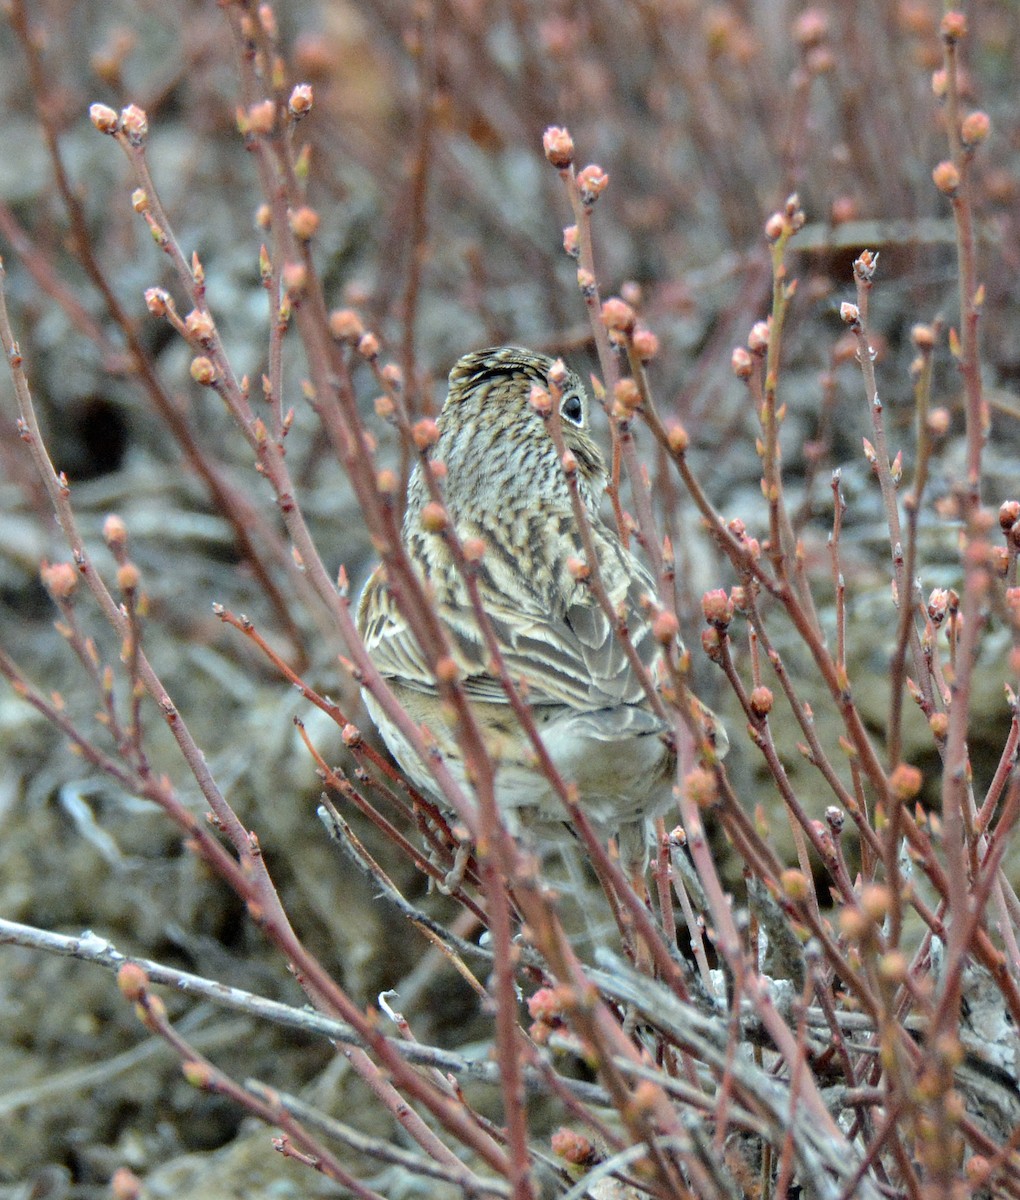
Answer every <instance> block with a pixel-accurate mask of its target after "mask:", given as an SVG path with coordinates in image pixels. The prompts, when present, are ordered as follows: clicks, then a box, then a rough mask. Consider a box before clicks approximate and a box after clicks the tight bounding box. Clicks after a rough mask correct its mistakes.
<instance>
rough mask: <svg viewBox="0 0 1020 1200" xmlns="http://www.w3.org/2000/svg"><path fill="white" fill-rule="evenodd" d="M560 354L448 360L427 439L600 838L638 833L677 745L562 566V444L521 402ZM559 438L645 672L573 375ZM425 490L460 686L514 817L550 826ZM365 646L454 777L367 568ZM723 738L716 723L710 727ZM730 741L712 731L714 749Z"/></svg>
mask: <svg viewBox="0 0 1020 1200" xmlns="http://www.w3.org/2000/svg"><path fill="white" fill-rule="evenodd" d="M552 366H553V361H552V360H551V359H549V358H547V357H546V356H545V355H542V354H536V353H534V352H533V351H530V350H525V349H521V348H520V347H515V346H504V347H498V348H493V349H488V350H480V351H478V352H476V353H473V354H468V355H465V356H464V357H463V358H462V359H460V361H459V362H458V363H457V364H456V366H455V367H454V368H453V370H452V371H451V372H450V386H449V395H448V397H447V400H446V403H445V405H444V406H443V411H442V413H441V415H440V417H439V422H438V424H439V439H438V442H437V443H436V445H435V446H434V447H433V449H432V451H431V455H432V457H433V458H435V459H439V460H442V461H443V462H444V463H445V464H446V468H447V472H446V477H445V479H444V480H443V495H444V502H445V505H446V508H447V511H448V512H449V515H450V518H451V519H452V521H453V523H454V526H455V528H456V530H457V533H458V535H459V537H460V538H461V540H462V542H463V541H464V540H466V539H468V538H480V539H481V540H482V541H483V542H484V545H485V553H484V555H483V557H482V559H481V562H480V563H479V566H478V571H479V573H478V587H479V592H480V594H481V598H482V602H483V605H484V608H485V611H486V612H487V614H488V615H489V617H490V618H491V620H492V623H493V625H494V627H495V631H496V635H497V638H498V640H499V643H500V648H501V651H502V654H503V657H504V660H505V663H506V667H507V670H508V672H509V674H510V676H511V678H512V679H514V680H521V681H523V685H524V690H525V693H526V698H527V701H528V704H529V706H530V707H531V711H532V713H533V715H534V718H535V722H536V725H537V726H538V728H539V730H540V731H541V734H542V738H543V741H544V742H545V744H546V746H547V748H548V750H549V752H550V755H551V757H552V759H553V761H554V762H555V763H556V766H557V768H558V769H559V771H560V773H561V774H562V775H563V777H564V778H565V779H567V780H568V781H573V782H575V783H576V784H577V785H578V788H579V792H580V796H581V802H582V805H583V807H584V810H585V812H586V813H587V814H588V816H589V817H590V818H591V819H592V821H593V822H594V823H595V825H596V827H597V828H599V829H600V831H601V832H602V833H604V834H606V835H608V834H621V836H622V838H623V840H625V841H627V842H628V844H629V845H630V846H632V847H634V846H637V845H641V846H643V845H644V840H645V836H646V835H645V825H646V822H647V820H648V818H650V817H653V816H655V815H657V814H658V813H660V812H662V811H663V809H664V808H665V806H666V805H667V804H668V803H669V800H670V797H671V794H672V784H673V779H674V772H675V765H676V759H675V755H674V752H673V750H672V749H671V747H670V745H669V742H668V739H667V738H664V737H663V735H664V734H665V733H666V732H667V727H666V725H665V723H664V722H663V721H662V720H661V719H660V718H659V717H658V716H657V715H656V714H655V713H654V712H653V711H652V708H651V706H650V705H649V702H648V698H647V696H646V694H645V691H644V689H643V688H642V686H641V683H640V680H639V679H638V677H637V675H636V673H635V671H634V670H633V668H632V667H631V664H630V663H629V662H628V660H627V656H626V654H625V652H624V649H623V647H622V645H621V643H620V640H619V638H618V637H617V635H616V634H615V632H614V629H613V626H612V624H611V622H610V621H609V620H607V618H606V616H605V614H604V612H603V611H602V609H601V608H600V606H599V604H598V602H597V600H596V598H595V597H594V596H593V594H592V592H591V589H590V588H589V587H588V586H587V585H586V584H585V583H583V582H579V581H578V580H577V579H576V578H575V575H574V574H572V573H571V571H570V570H569V569H568V561H569V560H570V559H583V558H584V551H583V548H582V543H581V536H580V533H579V531H578V529H577V526H576V522H575V520H574V515H573V511H572V508H571V502H570V493H569V490H568V485H567V482H566V479H565V476H564V472H563V467H562V465H561V462H560V456H559V454H558V453H557V450H556V447H555V445H554V443H553V441H552V438H551V435H550V433H549V430H548V428H547V427H546V424H545V422H544V420H543V418H542V417H541V416H540V414H539V413H538V412H537V411H536V410H535V408H534V406H533V405H532V404H531V402H530V393H531V389H532V387H533V386H534V385H535V384H538V385H539V386H541V387H546V386H547V381H548V375H549V370H550V368H551V367H552ZM560 422H561V429H562V432H563V439H564V442H565V444H566V446H567V448H568V449H569V450H571V451H572V452H573V454H574V456H575V458H576V460H577V464H578V470H577V479H578V484H579V488H580V494H581V497H582V499H583V501H584V504H585V508H586V511H587V514H588V520H589V522H590V525H591V531H592V535H593V538H594V541H595V545H596V549H597V556H598V565H599V570H600V573H601V575H602V578H603V581H604V583H605V586H606V590H607V591H608V593H609V596H610V598H611V599H612V602H613V605H614V607H615V608H618V607H619V606H621V605H622V606H623V608H624V610H625V612H626V615H627V627H628V631H629V635H630V639H631V641H632V643H633V645H634V647H635V649H636V651H637V654H638V656H639V657H640V659H641V661H642V662H643V663H644V664H645V666H646V667H648V668H649V669H652V670H654V666H655V662H656V659H657V656H658V652H659V647H658V645H657V643H656V642H655V639H654V638H653V636H652V630H651V624H650V619H649V617H648V616H647V614H646V612H645V611H644V610H643V609H642V606H641V599H642V597H643V596H645V595H653V594H654V592H655V585H654V583H653V580H652V578H651V576H650V575H649V573H648V572H647V570H646V569H645V568H644V567H643V566H642V565H641V564H640V563H639V562H638V561H637V560H636V559H635V558H634V556H633V555H632V554H631V553H630V552H629V551H628V550H627V549H626V548H625V547H624V546H623V544H622V543H621V541H620V539H619V537H618V535H617V533H616V531H615V529H614V528H612V527H611V526H610V525H608V524H607V523H606V522H605V521H604V520H603V518H602V516H601V512H600V503H601V498H602V494H603V492H604V490H605V485H606V473H605V467H604V464H603V459H602V455H601V453H600V452H599V449H598V447H597V445H596V444H595V442H594V441H593V440H592V438H591V435H590V432H589V423H588V398H587V396H586V394H585V391H584V387H583V385H582V383H581V380H580V379H579V378H578V376H577V375H575V374H574V373H573V372H568V374H567V381H566V383H565V385H564V387H563V394H562V399H561V400H560ZM428 500H429V496H428V492H427V488H426V483H425V480H424V479H423V477H422V475H421V472H420V471H419V470H417V469H416V470H415V471H414V473H413V475H412V477H411V481H410V485H409V489H408V503H407V512H406V515H405V519H404V526H403V538H404V542H405V544H406V546H407V549H408V551H409V553H410V556H411V558H412V560H413V561H414V563H415V565H416V567H417V568H418V570H419V571H420V573H421V575H422V577H423V578H424V579H426V580H427V581H428V582H429V584H430V585H431V588H432V590H433V593H434V596H435V602H436V605H437V608H438V612H439V615H440V618H441V620H442V621H443V623H444V625H445V627H446V629H447V631H448V633H449V635H450V642H451V645H452V647H453V653H454V657H455V659H456V661H457V665H458V666H459V668H460V670H461V674H462V677H463V682H464V688H465V691H466V692H467V695H468V696H469V698H470V699H471V701H472V703H473V705H474V708H475V711H476V713H477V716H478V719H479V721H480V723H481V725H482V727H483V729H485V731H486V733H487V734H488V735H489V738H490V749H491V751H492V754H493V756H494V758H495V759H496V760H497V761H498V763H499V766H498V770H497V775H496V793H497V799H498V801H499V803H500V806H501V808H502V809H503V810H504V811H505V812H506V813H507V814H508V816H510V817H511V819H512V826H513V825H516V824H520V823H524V824H531V823H533V821H534V819H535V818H536V817H537V818H538V820H539V821H540V822H551V821H555V822H559V821H561V820H562V819H563V815H564V814H563V807H562V804H561V803H560V801H559V800H558V798H557V797H556V795H555V793H554V791H553V789H552V787H551V785H550V784H549V783H548V781H547V780H545V779H544V777H543V776H542V775H541V773H540V772H539V771H538V770H537V769H536V767H535V764H534V755H533V753H532V750H531V747H530V744H529V743H528V740H527V738H526V737H525V735H524V733H523V732H522V730H521V729H520V726H519V724H518V722H517V719H516V717H515V715H514V713H513V711H512V710H511V708H510V705H509V703H508V701H507V697H506V695H505V693H504V691H503V688H502V686H501V684H500V682H499V680H498V679H497V678H495V677H494V676H493V675H492V674H491V673H490V672H489V670H488V668H487V663H488V660H489V655H488V653H487V652H486V649H485V645H484V642H483V640H482V637H481V634H480V633H479V631H478V629H477V626H476V623H475V620H474V616H473V613H472V610H471V604H470V601H469V599H468V595H467V591H466V588H465V586H464V582H463V580H462V579H461V577H460V575H459V573H458V571H457V570H456V568H455V566H454V565H453V562H452V560H451V557H450V554H449V550H448V547H447V545H446V543H445V542H444V539H443V537H441V536H440V535H437V534H433V533H429V532H426V531H424V530H423V529H422V526H421V515H422V509H423V508H424V506H425V504H426V503H427V502H428ZM358 625H359V628H360V630H361V633H362V636H363V637H364V639H365V644H366V646H367V648H368V651H369V653H370V655H371V657H372V659H373V661H374V663H375V665H376V666H377V667H378V669H379V671H380V673H381V674H382V675H383V676H384V677H385V678H386V680H387V682H388V683H389V685H390V687H391V688H392V689H393V691H394V692H395V694H396V696H397V698H398V699H399V700H400V701H401V703H402V704H403V705H404V706H405V707H406V709H407V711H408V713H409V714H410V716H411V717H412V718H413V720H414V721H415V722H417V723H424V724H425V725H427V726H428V728H429V731H430V733H431V734H432V736H433V737H434V738H435V740H436V742H437V744H438V746H439V748H440V750H441V751H442V753H443V755H444V756H445V758H446V759H447V762H448V765H449V766H450V767H451V769H452V770H453V772H454V774H455V775H459V776H460V777H461V778H463V775H464V772H463V768H462V764H461V757H460V752H459V750H458V747H457V741H456V737H455V734H454V730H453V728H452V726H451V725H450V723H449V722H450V718H449V716H448V714H447V713H446V711H445V709H444V708H443V706H442V705H441V703H440V701H439V699H438V695H437V690H436V686H435V681H434V679H433V677H432V674H431V673H430V671H429V669H428V667H427V665H426V661H425V657H424V655H423V654H422V653H421V651H420V649H419V647H418V644H417V642H416V641H415V638H414V636H413V635H412V633H411V632H410V630H409V629H408V627H407V623H406V622H405V620H404V618H403V617H402V616H401V614H400V612H399V611H398V610H397V607H396V605H395V603H394V602H393V601H392V598H391V596H390V594H389V592H388V590H387V587H386V581H385V575H384V573H383V569H382V568H381V567H379V568H377V569H376V571H375V572H374V574H373V575H372V576H371V578H370V579H369V581H368V583H367V585H366V586H365V590H364V592H363V594H362V597H361V602H360V605H359V608H358ZM365 702H366V705H367V706H368V709H369V712H370V713H371V715H372V718H373V720H374V721H375V723H376V725H377V726H378V728H379V731H380V733H381V734H382V736H383V739H384V740H385V742H386V744H387V746H388V747H389V749H390V752H391V753H392V754H393V756H394V757H395V758H396V759H397V761H398V762H399V763H400V765H401V766H402V767H403V769H404V770H405V771H406V772H407V774H408V775H409V777H410V778H411V780H412V781H413V782H414V783H415V784H416V786H418V787H420V788H422V789H424V790H426V791H432V790H434V789H433V785H432V782H431V775H430V774H429V771H428V769H427V768H426V767H425V766H424V765H423V764H422V763H421V761H420V760H419V759H418V757H417V755H416V754H415V753H414V752H413V750H412V749H411V748H410V746H409V745H408V744H407V743H406V740H405V739H404V737H403V736H402V735H401V734H400V732H399V731H398V730H397V729H396V728H395V727H394V726H393V723H392V722H391V721H390V720H389V719H388V718H387V717H386V716H385V714H384V713H382V712H381V710H380V708H379V706H378V704H377V703H376V702H375V701H374V699H373V698H372V697H371V696H370V695H369V694H367V693H366V694H365ZM715 733H716V736H717V740H718V741H719V742H720V743H722V742H724V739H725V734H724V733H723V732H722V730H721V727H718V726H716V728H715ZM723 748H724V747H723V746H722V745H719V749H720V751H721V750H722V749H723Z"/></svg>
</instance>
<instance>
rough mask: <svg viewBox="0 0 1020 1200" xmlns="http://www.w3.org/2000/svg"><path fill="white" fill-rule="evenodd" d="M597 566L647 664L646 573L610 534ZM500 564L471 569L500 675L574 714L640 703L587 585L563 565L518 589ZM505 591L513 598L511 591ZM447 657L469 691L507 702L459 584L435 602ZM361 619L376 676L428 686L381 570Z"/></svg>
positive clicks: (631, 673)
mask: <svg viewBox="0 0 1020 1200" xmlns="http://www.w3.org/2000/svg"><path fill="white" fill-rule="evenodd" d="M599 542H600V543H601V544H600V546H599V550H600V557H599V567H600V572H601V574H602V578H603V582H604V583H605V585H606V590H607V592H608V593H609V596H610V598H611V600H612V601H613V604H614V607H616V608H620V607H622V608H623V610H624V612H625V613H626V625H627V636H628V638H629V640H630V641H631V643H632V644H633V646H634V648H635V650H636V652H637V655H638V657H639V659H640V661H641V662H642V663H643V664H644V665H645V666H650V665H651V663H652V662H653V660H654V658H655V654H656V646H655V642H654V639H653V637H652V633H651V625H650V622H649V619H648V617H647V616H646V615H645V613H644V612H643V611H642V608H641V607H640V600H641V598H642V596H643V595H645V594H647V593H651V592H653V591H654V585H653V583H652V580H651V577H650V576H649V575H648V573H647V572H646V571H645V570H644V568H643V567H641V565H640V564H639V563H637V562H636V560H634V559H633V558H632V557H631V555H630V554H629V553H628V552H627V551H626V550H624V549H622V547H620V546H619V544H618V543H616V541H615V539H612V540H609V539H605V538H600V539H599ZM501 562H502V560H501V559H500V558H499V557H498V556H496V555H493V556H491V557H489V556H487V558H486V559H483V561H482V564H481V565H480V570H479V572H478V590H479V595H480V599H481V602H482V607H483V608H484V610H485V612H486V614H487V616H488V617H489V620H490V621H491V623H492V626H493V631H494V633H495V636H496V641H497V642H498V644H499V646H500V650H501V653H502V657H503V661H504V664H505V667H506V670H507V673H508V675H509V677H510V679H511V680H513V682H514V683H515V684H518V685H521V686H522V687H523V690H524V692H525V695H526V699H527V700H528V702H529V703H530V704H534V705H553V704H563V705H566V706H568V707H570V708H575V709H578V710H581V711H589V712H590V711H593V710H598V709H609V708H613V707H615V706H617V705H621V704H626V705H630V704H641V702H642V700H643V698H644V689H643V688H642V686H641V683H640V680H639V678H638V675H637V673H636V672H635V670H634V669H633V667H632V665H631V662H630V659H629V658H628V655H627V652H626V650H625V649H624V645H623V642H622V640H621V638H620V637H619V635H618V634H617V631H616V629H615V625H614V622H611V621H610V620H609V618H608V617H607V616H606V614H605V613H604V612H603V611H602V608H601V607H600V605H599V603H598V601H597V600H596V599H595V597H594V595H593V594H592V593H591V590H590V589H589V588H588V587H587V585H585V584H583V583H578V582H575V581H574V580H572V579H571V578H570V577H569V575H568V574H567V572H566V571H565V570H563V571H561V572H559V577H558V578H556V579H553V576H550V582H549V584H548V585H547V586H545V587H543V586H541V584H540V583H539V582H537V581H536V580H535V579H529V580H527V586H521V584H522V580H521V577H520V575H519V574H518V575H517V576H516V578H515V579H514V580H512V581H511V580H507V579H504V578H502V577H501V575H502V572H503V571H504V570H510V569H513V568H511V567H509V566H508V565H507V566H502V567H501ZM511 596H512V600H511V599H510V597H511ZM437 607H438V611H439V616H440V619H441V620H442V622H443V624H444V626H445V627H446V630H447V634H448V637H449V640H450V643H451V648H452V651H453V657H454V659H455V660H456V661H457V664H458V666H459V667H460V669H461V673H462V679H463V683H464V687H465V690H466V692H467V694H468V695H469V696H470V697H472V698H473V699H476V700H480V701H488V702H490V703H506V700H507V697H506V693H505V691H504V690H503V686H502V684H501V683H500V681H499V679H498V678H497V677H496V676H495V675H494V674H493V673H492V671H491V670H490V667H489V663H490V655H489V653H488V651H487V649H486V647H485V642H484V639H483V638H482V635H481V632H480V631H479V629H478V626H477V622H476V621H475V619H474V615H473V613H472V611H471V607H470V603H469V600H468V597H467V593H466V589H464V588H463V585H462V584H461V585H460V586H459V587H456V588H454V589H452V590H451V591H450V593H449V594H448V595H447V596H446V597H445V598H439V599H437ZM358 624H359V628H360V629H361V633H362V636H363V637H364V639H365V644H366V647H367V649H368V651H369V653H370V655H371V656H372V659H373V661H374V663H375V665H376V666H377V667H378V669H379V671H380V673H381V674H382V675H384V676H386V677H388V678H391V679H397V680H399V681H400V682H401V683H404V684H406V685H407V686H410V687H415V688H420V689H422V690H431V689H432V688H433V687H434V686H435V684H434V679H433V675H432V673H431V671H430V670H429V668H428V665H427V662H426V660H425V656H424V655H423V654H422V652H421V649H420V647H419V645H418V642H417V639H416V638H415V636H414V634H413V633H412V632H411V628H410V626H409V624H408V622H407V620H406V618H405V617H404V616H403V615H402V613H401V612H400V611H399V609H398V607H397V605H396V602H395V601H394V599H393V597H392V595H391V594H390V592H389V589H388V588H387V587H386V584H385V579H384V576H383V574H382V572H381V570H377V571H376V572H375V574H373V576H372V577H371V579H370V580H369V582H368V584H367V585H366V587H365V591H364V593H363V594H362V598H361V603H360V604H359V608H358Z"/></svg>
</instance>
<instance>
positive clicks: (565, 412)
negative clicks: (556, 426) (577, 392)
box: [560, 396, 584, 425]
mask: <svg viewBox="0 0 1020 1200" xmlns="http://www.w3.org/2000/svg"><path fill="white" fill-rule="evenodd" d="M560 413H561V415H562V416H564V417H565V418H566V419H567V420H568V421H569V422H570V423H571V425H580V424H581V421H582V420H583V418H584V405H583V404H582V403H581V397H580V396H568V397H567V398H566V399H565V400H564V401H563V404H562V406H561V408H560Z"/></svg>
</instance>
